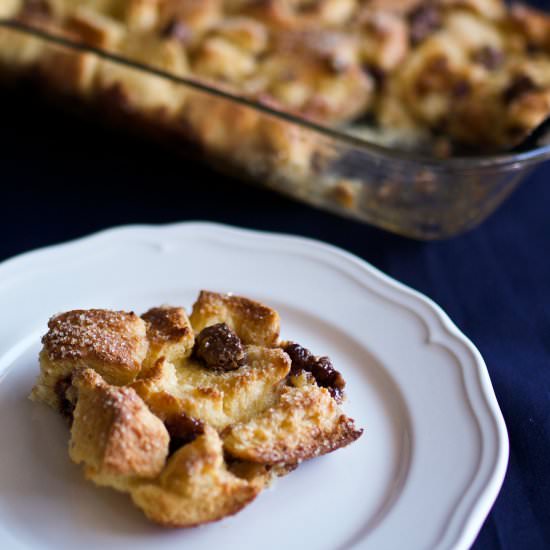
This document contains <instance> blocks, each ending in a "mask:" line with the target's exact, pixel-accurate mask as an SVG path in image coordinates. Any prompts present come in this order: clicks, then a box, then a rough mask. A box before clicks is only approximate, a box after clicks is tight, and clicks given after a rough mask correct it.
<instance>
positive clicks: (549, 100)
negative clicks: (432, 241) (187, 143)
mask: <svg viewBox="0 0 550 550" xmlns="http://www.w3.org/2000/svg"><path fill="white" fill-rule="evenodd" d="M0 16H3V17H12V18H16V19H17V20H19V21H21V22H24V23H25V24H28V25H30V26H34V27H39V28H42V29H45V30H47V31H50V32H52V33H54V34H57V35H60V36H63V37H66V38H68V39H70V40H73V41H77V42H84V43H85V44H88V45H90V46H93V47H96V48H100V49H103V50H106V51H109V52H113V53H116V54H119V55H120V56H122V57H124V58H126V59H131V60H134V61H137V62H139V63H141V64H143V65H146V66H150V67H153V68H156V69H159V70H161V71H164V72H166V73H169V74H171V75H174V76H176V77H191V78H193V79H195V80H196V81H198V82H204V83H207V84H209V85H212V86H214V87H217V88H219V89H221V90H225V91H228V92H230V93H233V94H236V95H239V96H241V97H246V98H248V99H251V100H253V101H255V102H257V103H263V104H265V105H268V106H270V107H272V108H275V109H278V110H282V111H286V112H290V113H292V114H295V115H297V116H299V117H302V118H306V119H309V120H312V121H314V122H317V123H320V124H323V125H329V126H338V127H340V128H342V127H343V128H345V127H346V126H347V125H349V123H350V122H354V124H355V125H357V124H359V125H360V126H361V124H362V121H366V120H368V121H369V123H370V124H371V125H374V126H375V127H377V128H379V129H382V130H388V131H390V133H391V135H396V136H400V137H401V138H407V139H409V138H410V139H413V140H417V141H422V140H424V139H426V138H427V136H429V137H431V138H434V139H435V138H439V139H441V140H443V139H445V140H446V142H447V144H448V146H449V147H450V146H452V145H457V144H458V145H462V146H465V147H469V148H473V149H475V150H484V151H494V150H503V149H508V148H510V147H513V146H514V145H515V144H517V143H518V142H519V141H521V140H522V139H523V138H524V137H525V136H526V135H527V134H528V133H529V132H530V131H532V129H533V128H534V127H536V126H537V125H538V124H540V122H541V121H542V120H544V119H545V118H546V117H547V116H548V115H549V114H550V39H548V36H549V31H550V16H547V15H546V14H543V13H542V12H538V11H535V10H533V9H531V8H527V7H525V6H522V5H519V4H514V5H513V6H512V7H508V6H507V5H506V3H505V2H504V1H503V0H400V1H384V2H382V1H379V0H147V1H144V0H77V1H74V0H7V1H6V0H5V1H4V2H3V3H2V6H1V7H0ZM0 62H2V63H3V64H4V65H5V66H11V67H15V68H27V69H30V68H32V69H33V70H35V71H38V72H39V73H41V74H42V75H43V76H44V77H45V78H46V79H47V80H48V81H49V82H50V84H52V85H53V86H54V87H57V88H59V89H61V90H63V91H70V92H72V93H76V94H78V95H80V96H81V97H84V98H95V99H98V98H105V97H108V98H110V101H114V102H116V103H117V105H118V108H120V109H131V110H132V109H133V110H136V111H137V112H139V113H141V114H146V115H150V116H153V117H154V118H155V119H157V120H158V119H161V120H163V121H168V122H169V123H172V124H182V123H184V124H185V125H188V126H189V127H190V130H191V131H192V133H193V135H194V136H195V137H196V139H197V140H199V141H200V142H201V143H204V144H206V145H207V146H212V147H214V148H217V149H218V150H220V151H222V152H223V153H228V152H231V154H234V153H235V152H236V153H239V152H242V151H240V148H243V149H244V150H245V151H246V152H247V153H248V154H249V156H252V157H253V156H254V153H255V152H256V153H258V151H261V150H262V148H266V147H267V148H272V149H273V150H274V151H278V148H279V147H280V145H281V141H284V140H281V139H279V140H278V139H277V138H276V137H275V138H271V137H270V136H271V134H272V133H276V132H275V131H274V129H273V128H272V127H271V125H270V124H269V123H267V126H268V128H267V129H266V128H262V126H265V125H266V122H265V120H263V119H261V117H259V116H254V115H253V114H251V113H247V115H246V116H245V115H244V114H243V112H242V110H240V109H239V106H235V105H233V106H229V107H226V108H225V110H224V109H222V108H217V106H216V100H215V98H211V97H205V96H202V95H201V94H197V93H193V92H192V91H191V90H190V89H187V88H184V87H182V86H177V85H175V84H174V83H173V82H170V81H168V80H166V79H163V78H160V77H158V76H154V75H146V74H143V73H139V72H136V71H134V70H132V69H129V68H125V67H121V66H119V65H115V64H113V63H112V62H109V61H106V60H104V59H99V58H97V57H95V56H94V55H92V54H90V53H86V52H76V51H70V50H66V49H63V48H56V47H54V46H51V45H45V44H43V43H40V42H38V41H36V40H35V41H33V39H32V38H30V37H28V36H24V35H16V34H14V33H10V32H8V31H5V30H4V31H1V32H0ZM212 109H213V110H214V112H215V114H216V117H215V119H216V122H215V123H213V122H212V119H213V117H212V116H211V114H212ZM243 117H244V118H245V120H243V121H241V120H240V119H241V118H243ZM213 125H214V126H213ZM235 125H236V126H237V128H236V131H237V133H238V134H239V138H240V139H233V138H234V133H232V131H233V130H234V127H235ZM243 140H244V142H245V145H244V146H243V145H241V146H239V145H236V144H239V143H242V142H243ZM285 140H289V141H292V136H285ZM235 148H237V149H238V150H237V151H235ZM289 148H291V147H289ZM245 154H246V153H245ZM283 154H284V152H283ZM301 154H304V153H303V152H302V153H301ZM305 154H306V155H308V154H309V155H311V154H313V153H312V152H311V151H308V150H307V148H306V151H305Z"/></svg>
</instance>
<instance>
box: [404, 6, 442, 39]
mask: <svg viewBox="0 0 550 550" xmlns="http://www.w3.org/2000/svg"><path fill="white" fill-rule="evenodd" d="M409 24H410V31H409V32H410V37H411V42H412V43H413V44H414V45H416V44H418V43H420V42H422V41H423V40H425V39H426V38H427V37H428V36H429V35H430V34H432V33H433V32H435V31H436V30H437V29H439V28H440V27H441V12H440V11H439V8H437V6H433V5H430V4H428V5H423V6H420V7H418V8H417V9H415V10H413V11H412V12H411V14H410V15H409Z"/></svg>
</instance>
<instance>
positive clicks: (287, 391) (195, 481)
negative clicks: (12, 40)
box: [31, 291, 362, 527]
mask: <svg viewBox="0 0 550 550" xmlns="http://www.w3.org/2000/svg"><path fill="white" fill-rule="evenodd" d="M42 342H43V348H42V351H41V352H40V375H39V377H38V379H37V381H36V384H35V386H34V388H33V390H32V393H31V398H32V399H33V400H35V401H40V402H43V403H45V404H47V405H49V406H50V407H53V408H54V409H55V410H57V411H58V412H59V413H60V414H61V415H62V416H63V417H65V418H66V420H67V421H68V423H69V425H70V442H69V456H70V458H71V460H72V461H73V462H75V463H77V464H82V467H83V471H84V475H85V477H86V478H87V479H89V480H91V481H93V482H94V483H96V484H97V485H101V486H107V487H112V488H113V489H116V490H118V491H122V492H124V493H128V494H129V495H130V497H131V498H132V500H133V502H134V503H135V504H136V506H138V507H139V508H140V509H141V510H142V511H143V512H144V513H145V515H146V516H147V517H148V518H149V519H151V520H153V521H155V522H157V523H160V524H162V525H166V526H176V527H191V526H195V525H200V524H203V523H208V522H211V521H216V520H219V519H222V518H224V517H226V516H228V515H231V514H235V513H236V512H238V511H239V510H241V509H242V508H243V507H244V506H246V505H247V504H248V503H250V502H251V501H252V500H253V499H254V498H255V497H256V496H257V495H258V494H259V493H260V492H261V491H262V490H263V489H264V488H266V487H267V486H268V485H269V484H270V482H271V481H272V480H273V479H274V478H275V477H279V476H283V475H286V474H287V473H289V472H290V471H292V470H294V469H295V468H296V467H297V466H298V465H299V464H300V463H301V462H302V461H304V460H308V459H310V458H313V457H315V456H318V455H321V454H325V453H328V452H332V451H334V450H336V449H339V448H341V447H344V446H346V445H348V444H350V443H352V442H353V441H355V440H356V439H357V438H359V437H360V436H361V434H362V430H361V429H358V428H357V427H356V426H355V424H354V421H353V420H352V419H350V418H349V417H347V416H346V415H345V413H344V412H343V411H342V408H341V404H342V401H343V399H344V387H345V382H344V379H343V377H342V375H341V374H340V373H339V372H338V371H336V370H335V369H334V367H333V365H332V363H331V362H330V360H329V359H328V358H327V357H317V356H314V355H313V354H312V353H311V352H309V351H308V350H306V349H305V348H303V347H301V346H299V345H298V344H296V343H293V342H282V341H280V339H279V316H278V314H277V312H276V311H275V310H273V309H271V308H269V307H268V306H265V305H263V304H260V303H258V302H255V301H252V300H249V299H247V298H243V297H238V296H234V295H229V294H217V293H214V292H207V291H202V292H201V293H200V295H199V297H198V299H197V301H196V302H195V304H194V306H193V309H192V312H191V315H190V316H189V317H188V316H187V314H186V313H185V311H184V309H183V308H179V307H170V306H161V307H156V308H152V309H150V310H149V311H147V312H146V313H144V314H143V315H142V316H141V317H138V316H137V315H136V314H134V313H129V312H123V311H109V310H101V309H91V310H74V311H68V312H66V313H61V314H59V315H56V316H54V317H52V318H51V319H50V321H49V323H48V332H47V333H46V334H45V335H44V337H43V339H42Z"/></svg>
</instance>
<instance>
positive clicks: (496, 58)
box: [472, 46, 504, 71]
mask: <svg viewBox="0 0 550 550" xmlns="http://www.w3.org/2000/svg"><path fill="white" fill-rule="evenodd" d="M472 60H473V61H474V62H475V63H479V64H480V65H483V66H484V67H485V68H486V69H487V70H489V71H494V70H495V69H498V68H499V67H500V66H501V65H502V64H503V63H504V53H503V52H502V51H500V50H497V49H496V48H493V47H492V46H483V48H481V49H479V50H477V51H476V52H474V54H473V55H472Z"/></svg>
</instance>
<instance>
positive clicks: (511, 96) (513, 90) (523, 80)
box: [502, 74, 537, 103]
mask: <svg viewBox="0 0 550 550" xmlns="http://www.w3.org/2000/svg"><path fill="white" fill-rule="evenodd" d="M535 90H537V85H536V84H535V83H534V82H533V80H532V79H531V77H530V76H528V75H522V74H519V75H516V76H515V77H514V79H513V80H512V82H511V83H510V85H509V86H508V87H507V88H506V89H505V90H504V92H503V94H502V98H503V99H504V101H505V102H506V103H512V102H513V101H515V100H516V99H518V98H520V97H521V96H522V95H525V94H527V93H529V92H534V91H535Z"/></svg>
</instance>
